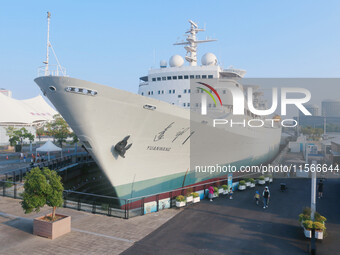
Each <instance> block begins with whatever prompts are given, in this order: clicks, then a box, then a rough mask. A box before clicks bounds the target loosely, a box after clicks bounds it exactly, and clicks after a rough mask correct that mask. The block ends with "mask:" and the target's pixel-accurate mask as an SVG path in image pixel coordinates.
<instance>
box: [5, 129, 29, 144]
mask: <svg viewBox="0 0 340 255" xmlns="http://www.w3.org/2000/svg"><path fill="white" fill-rule="evenodd" d="M6 134H7V135H8V137H9V142H10V144H11V146H14V145H16V144H17V143H20V145H22V144H23V141H24V139H26V138H27V139H28V140H30V142H33V141H34V135H32V134H31V133H30V132H28V131H27V129H26V128H20V129H15V128H14V127H8V128H7V129H6Z"/></svg>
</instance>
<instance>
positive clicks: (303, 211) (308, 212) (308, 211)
mask: <svg viewBox="0 0 340 255" xmlns="http://www.w3.org/2000/svg"><path fill="white" fill-rule="evenodd" d="M302 213H303V214H304V215H311V213H312V210H311V209H310V207H305V208H303V210H302Z"/></svg>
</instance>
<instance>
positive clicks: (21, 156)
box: [20, 152, 24, 161]
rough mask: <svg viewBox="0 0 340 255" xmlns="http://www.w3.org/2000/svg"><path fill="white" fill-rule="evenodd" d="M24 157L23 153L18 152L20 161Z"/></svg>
mask: <svg viewBox="0 0 340 255" xmlns="http://www.w3.org/2000/svg"><path fill="white" fill-rule="evenodd" d="M23 159H24V153H22V152H21V153H20V161H21V160H23Z"/></svg>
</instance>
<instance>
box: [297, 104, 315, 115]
mask: <svg viewBox="0 0 340 255" xmlns="http://www.w3.org/2000/svg"><path fill="white" fill-rule="evenodd" d="M305 108H306V109H307V110H308V111H309V112H310V113H311V114H312V116H320V112H319V106H317V105H315V104H306V105H305ZM303 116H305V115H304V114H303V112H301V111H299V117H300V118H301V117H303Z"/></svg>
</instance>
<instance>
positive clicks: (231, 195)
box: [229, 188, 233, 199]
mask: <svg viewBox="0 0 340 255" xmlns="http://www.w3.org/2000/svg"><path fill="white" fill-rule="evenodd" d="M229 199H233V188H230V190H229Z"/></svg>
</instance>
